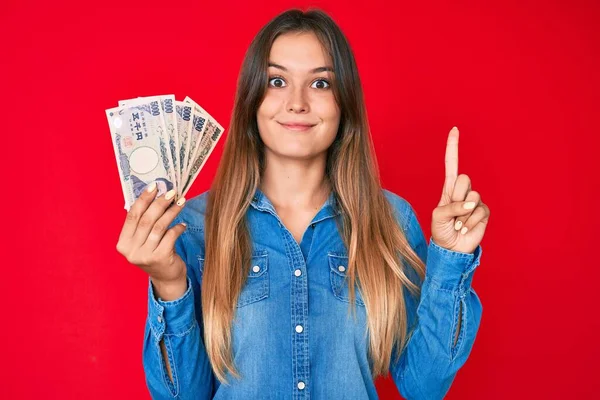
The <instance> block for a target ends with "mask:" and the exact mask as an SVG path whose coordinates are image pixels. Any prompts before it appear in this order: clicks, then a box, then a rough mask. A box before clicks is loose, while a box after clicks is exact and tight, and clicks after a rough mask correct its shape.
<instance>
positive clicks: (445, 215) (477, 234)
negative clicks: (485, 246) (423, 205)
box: [431, 127, 490, 253]
mask: <svg viewBox="0 0 600 400" xmlns="http://www.w3.org/2000/svg"><path fill="white" fill-rule="evenodd" d="M458 137H459V134H458V129H457V128H456V127H454V128H452V129H451V130H450V133H449V134H448V142H447V144H446V180H445V181H444V190H443V192H442V198H441V199H440V202H439V204H438V206H437V207H436V208H435V209H434V210H433V215H432V220H431V237H432V238H433V240H434V241H435V243H436V244H437V245H439V246H441V247H444V248H446V249H448V250H452V251H458V252H462V253H473V252H474V251H475V249H476V248H477V246H478V245H479V244H480V243H481V239H483V234H484V232H485V228H486V227H487V224H488V221H489V217H490V209H489V208H488V206H486V205H485V204H483V202H482V201H481V195H480V194H479V193H478V192H475V191H474V190H471V179H469V177H468V176H467V175H465V174H460V175H458ZM469 203H472V204H471V206H472V207H471V208H469V209H465V208H464V205H465V204H467V205H468V204H469Z"/></svg>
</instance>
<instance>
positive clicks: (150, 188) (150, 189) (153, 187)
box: [147, 182, 156, 193]
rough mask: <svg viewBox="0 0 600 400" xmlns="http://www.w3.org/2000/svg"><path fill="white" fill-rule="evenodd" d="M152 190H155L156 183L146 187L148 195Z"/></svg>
mask: <svg viewBox="0 0 600 400" xmlns="http://www.w3.org/2000/svg"><path fill="white" fill-rule="evenodd" d="M154 189H156V182H152V183H151V184H149V185H148V189H147V190H148V193H152V192H154Z"/></svg>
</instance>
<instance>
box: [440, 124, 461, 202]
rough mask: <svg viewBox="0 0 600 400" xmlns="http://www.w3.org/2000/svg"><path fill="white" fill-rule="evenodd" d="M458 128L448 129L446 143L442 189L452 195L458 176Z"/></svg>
mask: <svg viewBox="0 0 600 400" xmlns="http://www.w3.org/2000/svg"><path fill="white" fill-rule="evenodd" d="M458 136H459V134H458V128H457V127H454V128H452V129H450V133H449V134H448V141H447V142H446V180H445V182H444V189H445V191H446V193H449V194H450V193H452V191H453V190H454V184H455V183H456V178H457V176H458Z"/></svg>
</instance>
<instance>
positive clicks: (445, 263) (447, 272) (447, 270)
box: [425, 237, 482, 293]
mask: <svg viewBox="0 0 600 400" xmlns="http://www.w3.org/2000/svg"><path fill="white" fill-rule="evenodd" d="M481 253H482V248H481V245H478V246H477V248H476V249H475V251H474V252H473V253H462V252H459V251H452V250H448V249H446V248H444V247H441V246H439V245H438V244H437V243H435V242H434V241H433V237H431V238H430V239H429V247H428V249H427V266H426V268H425V277H426V278H427V277H429V279H431V280H433V281H435V282H436V283H437V284H438V285H439V286H440V287H441V288H443V289H449V290H456V289H457V288H458V289H459V291H460V292H461V293H464V292H466V291H467V290H468V289H469V288H470V287H471V282H472V280H473V274H474V270H475V268H476V267H477V266H478V265H479V263H480V260H481Z"/></svg>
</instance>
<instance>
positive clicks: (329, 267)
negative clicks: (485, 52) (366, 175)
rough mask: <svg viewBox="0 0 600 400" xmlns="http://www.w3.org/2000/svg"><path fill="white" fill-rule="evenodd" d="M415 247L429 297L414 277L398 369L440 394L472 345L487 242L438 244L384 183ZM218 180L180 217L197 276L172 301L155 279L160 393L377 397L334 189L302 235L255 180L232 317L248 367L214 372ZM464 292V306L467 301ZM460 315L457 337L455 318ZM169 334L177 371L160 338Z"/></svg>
mask: <svg viewBox="0 0 600 400" xmlns="http://www.w3.org/2000/svg"><path fill="white" fill-rule="evenodd" d="M383 191H384V193H385V196H386V198H387V199H388V201H389V202H390V203H391V205H392V206H393V209H394V211H395V214H396V221H397V223H398V224H400V225H401V227H402V228H403V229H404V232H405V233H406V236H407V239H408V241H409V244H410V245H411V247H412V248H413V249H414V250H415V251H416V253H417V254H418V255H419V257H420V258H421V259H422V260H423V261H424V262H425V263H426V274H425V279H424V281H423V282H420V281H419V279H418V276H417V275H416V273H414V271H413V274H412V276H411V275H409V279H411V281H413V282H415V283H416V284H418V285H419V286H420V287H421V298H420V301H418V302H417V301H416V298H415V297H413V296H412V295H409V294H408V293H409V292H408V290H407V289H405V295H404V296H405V300H406V307H407V315H408V327H409V331H408V332H409V333H410V339H409V341H408V343H407V345H406V346H405V347H404V349H403V351H402V354H401V357H400V359H399V361H398V362H397V363H394V360H395V356H396V354H397V353H396V352H397V349H396V348H394V350H393V352H392V363H391V364H390V375H391V378H392V379H393V381H394V382H395V384H396V386H397V388H398V390H399V392H400V393H401V394H402V396H404V397H405V398H407V399H441V398H443V397H444V396H445V394H446V393H447V391H448V390H449V388H450V385H451V384H452V382H453V380H454V378H455V376H456V373H457V371H458V370H459V369H460V368H461V367H462V365H464V363H465V362H466V360H467V357H468V356H469V354H470V352H471V349H472V346H473V343H474V340H475V336H476V334H477V330H478V328H479V324H480V320H481V314H482V306H481V302H480V300H479V298H478V296H477V295H476V294H475V291H474V290H473V289H472V287H471V282H472V279H473V273H474V270H475V268H476V267H477V266H478V265H479V261H480V258H481V251H482V250H481V246H478V247H477V249H476V250H475V251H474V252H473V253H469V254H467V253H461V252H455V251H450V250H447V249H445V248H442V247H440V246H438V245H437V244H436V243H435V242H434V241H433V239H432V238H431V239H430V241H429V245H428V244H427V242H426V241H425V237H424V234H423V231H422V230H421V227H420V225H419V222H418V221H417V217H416V215H415V212H414V209H413V208H412V206H411V205H410V204H409V203H408V202H407V201H406V200H405V199H403V198H402V197H400V196H398V195H396V194H394V193H392V192H390V191H388V190H385V189H383ZM207 195H208V192H204V193H202V194H200V195H198V196H196V197H194V198H192V199H190V200H188V202H187V203H186V206H185V207H184V208H183V210H182V211H181V212H180V214H179V215H178V216H177V218H176V219H175V220H174V221H173V223H172V224H171V226H173V225H174V224H177V223H180V222H185V223H186V224H187V229H186V231H185V232H184V233H183V234H182V235H181V236H180V237H179V238H178V239H177V242H176V251H177V253H178V254H179V255H180V256H181V258H182V259H183V260H184V261H185V263H186V265H187V282H188V288H187V291H186V292H185V294H183V295H182V296H181V297H180V298H179V299H176V300H173V301H163V300H162V299H160V298H157V297H155V295H154V292H153V287H152V282H151V280H150V279H149V282H148V316H147V320H146V326H145V338H144V345H143V367H144V372H145V377H146V384H147V387H148V390H149V391H150V394H151V395H152V397H153V398H154V399H173V398H178V399H239V400H247V399H277V400H280V399H310V398H312V399H326V400H328V399H336V400H341V399H377V398H378V395H377V391H376V388H375V383H374V381H373V379H372V375H371V366H372V363H371V360H370V359H369V356H368V347H369V342H368V340H369V336H368V333H367V334H365V330H366V323H367V320H366V309H365V304H364V302H363V300H362V298H361V296H360V292H359V291H358V286H356V289H355V296H356V298H355V303H356V318H354V317H353V316H352V314H351V313H348V306H349V302H350V300H349V288H348V284H347V282H346V281H345V275H346V267H347V265H348V253H347V249H346V247H345V245H344V243H343V241H342V238H341V236H340V235H339V233H338V229H337V226H336V222H335V220H336V218H341V216H340V212H339V211H338V208H337V207H336V204H335V198H334V196H333V193H332V194H331V195H330V196H329V198H328V199H327V201H326V202H325V204H324V205H323V206H322V208H321V209H320V210H319V212H318V213H317V214H316V215H315V217H314V218H313V220H312V222H311V223H310V225H309V226H308V228H307V229H306V231H305V232H304V234H303V236H302V240H301V242H300V244H298V243H297V242H296V240H295V239H294V237H293V236H292V234H291V233H290V231H289V230H288V229H287V228H286V227H285V225H284V224H283V223H282V221H281V219H280V218H279V217H278V215H277V213H276V211H275V208H274V207H273V205H272V203H271V202H270V201H269V199H268V198H267V197H266V196H265V194H264V193H262V192H261V191H260V190H257V191H256V193H255V196H254V198H253V200H252V203H251V207H249V208H248V210H247V214H246V218H247V221H248V228H249V230H250V236H251V239H252V244H253V251H252V264H251V268H250V272H249V276H248V279H247V283H246V285H245V286H244V287H243V288H242V291H241V293H240V296H239V301H238V303H237V307H236V314H235V319H234V323H233V327H232V351H233V359H234V360H235V365H236V367H237V368H238V371H239V372H240V373H241V376H242V379H241V380H236V379H235V378H233V377H232V376H231V375H230V374H229V373H227V378H228V380H229V383H230V384H229V385H226V384H221V383H220V382H219V381H218V379H216V377H215V376H214V374H213V372H212V370H211V366H210V362H209V359H208V356H207V353H206V348H205V346H204V339H203V323H202V308H201V304H200V301H201V296H200V291H201V287H202V271H203V266H204V255H205V238H204V216H205V210H206V200H207ZM461 304H462V314H461V315H459V306H460V305H461ZM459 318H460V319H461V326H460V332H459V333H458V342H457V343H456V344H455V337H456V330H457V328H458V322H459ZM161 339H164V341H165V345H166V349H167V353H168V358H169V363H170V366H171V371H172V374H173V382H171V380H170V378H169V375H168V372H167V369H166V366H165V362H164V360H163V357H162V353H161V349H160V347H159V343H160V341H161Z"/></svg>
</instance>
